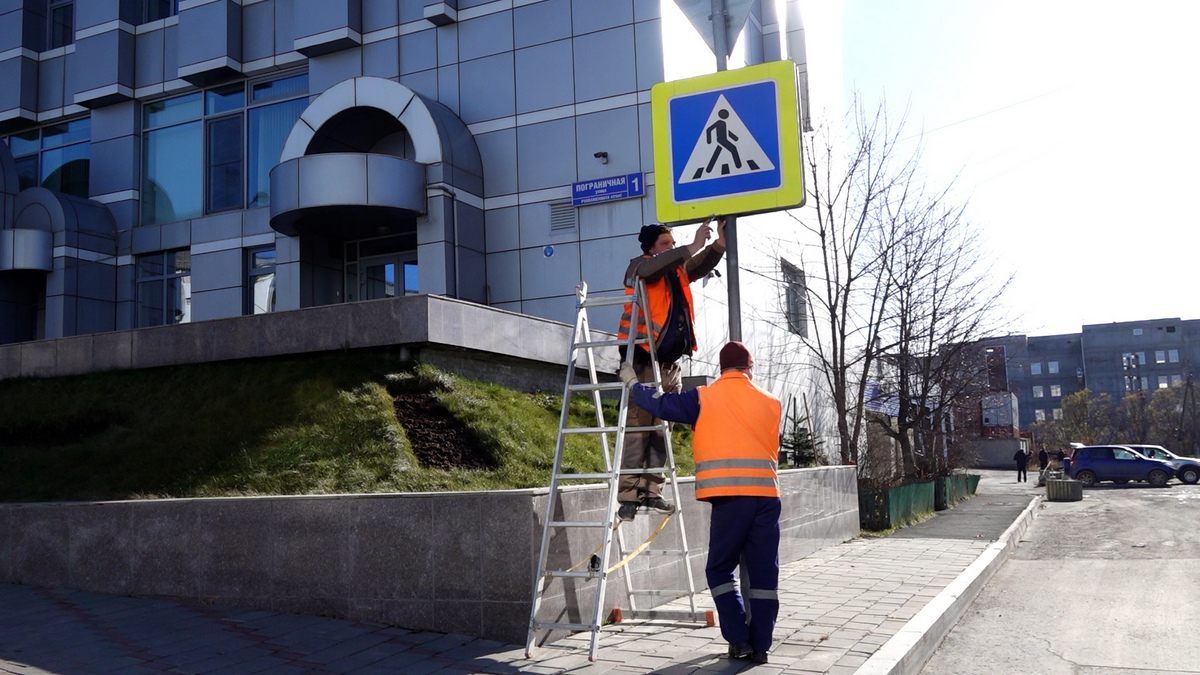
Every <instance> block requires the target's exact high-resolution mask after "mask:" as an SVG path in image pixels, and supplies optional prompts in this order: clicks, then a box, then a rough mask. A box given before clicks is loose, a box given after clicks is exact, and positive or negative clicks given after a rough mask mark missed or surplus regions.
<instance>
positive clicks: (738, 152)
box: [679, 95, 775, 183]
mask: <svg viewBox="0 0 1200 675" xmlns="http://www.w3.org/2000/svg"><path fill="white" fill-rule="evenodd" d="M774 168H775V164H773V163H772V162H771V159H770V158H769V157H768V156H767V153H765V152H763V149H762V148H761V147H760V146H759V145H758V142H757V141H755V140H754V136H753V135H752V134H751V133H750V130H749V129H747V128H746V125H745V123H744V122H742V119H741V118H740V117H738V114H737V113H736V112H734V110H733V106H731V105H729V101H728V100H726V99H725V96H724V95H721V96H719V97H717V104H716V105H715V106H713V109H712V114H710V115H709V116H708V121H707V123H706V124H705V126H704V135H703V136H701V137H700V138H699V140H697V142H696V147H695V149H693V150H692V156H691V158H690V159H688V162H687V164H686V165H684V167H683V175H682V177H681V178H680V180H679V182H680V183H691V182H693V181H698V180H708V179H711V178H720V177H722V176H740V175H742V174H747V173H754V172H756V171H770V170H772V169H774Z"/></svg>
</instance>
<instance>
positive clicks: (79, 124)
mask: <svg viewBox="0 0 1200 675" xmlns="http://www.w3.org/2000/svg"><path fill="white" fill-rule="evenodd" d="M91 137H92V118H90V117H81V118H80V119H77V120H71V121H70V122H64V123H62V124H51V125H50V126H48V127H45V128H43V129H42V148H43V149H47V148H57V147H59V146H62V145H70V144H71V143H78V142H80V141H86V140H88V139H89V138H91Z"/></svg>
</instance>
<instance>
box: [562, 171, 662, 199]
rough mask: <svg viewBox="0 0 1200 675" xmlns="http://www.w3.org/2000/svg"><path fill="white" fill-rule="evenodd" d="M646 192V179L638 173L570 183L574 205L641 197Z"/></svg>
mask: <svg viewBox="0 0 1200 675" xmlns="http://www.w3.org/2000/svg"><path fill="white" fill-rule="evenodd" d="M645 193H646V181H645V178H644V177H643V176H642V174H640V173H630V174H626V175H624V176H612V177H609V178H597V179H595V180H585V181H580V182H578V183H572V184H571V203H572V204H574V205H575V206H584V205H586V204H599V203H601V202H611V201H613V200H616V199H630V198H633V197H641V196H642V195H644V194H645Z"/></svg>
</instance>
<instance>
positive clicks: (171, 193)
mask: <svg viewBox="0 0 1200 675" xmlns="http://www.w3.org/2000/svg"><path fill="white" fill-rule="evenodd" d="M202 130H203V127H202V126H201V125H200V123H199V122H191V123H188V124H181V125H179V126H174V127H168V128H166V129H160V130H158V131H153V132H149V133H147V134H145V139H144V143H143V148H142V171H143V175H144V178H143V181H142V224H143V225H153V224H155V223H169V222H171V221H175V220H184V219H187V218H196V217H198V216H200V215H201V212H202V208H201V201H200V193H201V186H202V185H203V181H204V173H203V169H202V168H201V158H200V155H201V152H200V150H201V145H200V137H201V132H202Z"/></svg>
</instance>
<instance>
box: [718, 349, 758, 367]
mask: <svg viewBox="0 0 1200 675" xmlns="http://www.w3.org/2000/svg"><path fill="white" fill-rule="evenodd" d="M752 365H754V357H753V356H751V354H750V350H749V349H746V345H744V344H742V343H740V342H730V343H729V344H727V345H725V346H724V347H721V370H729V369H730V368H749V367H750V366H752Z"/></svg>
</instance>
